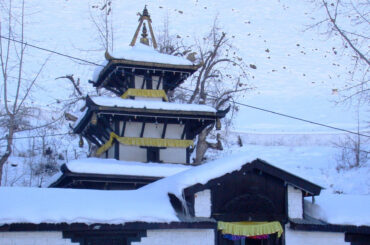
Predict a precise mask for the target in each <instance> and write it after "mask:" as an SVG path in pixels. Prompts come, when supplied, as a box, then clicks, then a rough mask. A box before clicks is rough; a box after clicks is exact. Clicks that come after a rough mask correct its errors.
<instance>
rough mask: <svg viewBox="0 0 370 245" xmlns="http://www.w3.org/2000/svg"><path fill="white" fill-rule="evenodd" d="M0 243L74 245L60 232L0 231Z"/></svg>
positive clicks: (12, 244)
mask: <svg viewBox="0 0 370 245" xmlns="http://www.w3.org/2000/svg"><path fill="white" fill-rule="evenodd" d="M0 244H1V245H76V243H72V242H71V240H70V239H63V236H62V232H48V231H46V232H37V231H34V232H0Z"/></svg>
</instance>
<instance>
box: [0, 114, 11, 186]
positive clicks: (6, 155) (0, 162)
mask: <svg viewBox="0 0 370 245" xmlns="http://www.w3.org/2000/svg"><path fill="white" fill-rule="evenodd" d="M9 121H10V125H9V131H8V136H7V146H6V151H5V153H4V154H3V155H2V156H1V158H0V186H1V183H2V179H3V168H4V165H5V163H6V162H7V161H8V158H9V156H10V154H12V145H13V135H14V116H11V120H9Z"/></svg>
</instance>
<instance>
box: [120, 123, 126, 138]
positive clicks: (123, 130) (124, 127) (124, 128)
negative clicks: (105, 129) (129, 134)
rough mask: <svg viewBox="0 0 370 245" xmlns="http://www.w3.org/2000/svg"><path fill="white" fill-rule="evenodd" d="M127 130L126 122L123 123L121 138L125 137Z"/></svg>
mask: <svg viewBox="0 0 370 245" xmlns="http://www.w3.org/2000/svg"><path fill="white" fill-rule="evenodd" d="M125 130H126V121H123V123H122V131H121V134H120V136H121V137H123V136H125Z"/></svg>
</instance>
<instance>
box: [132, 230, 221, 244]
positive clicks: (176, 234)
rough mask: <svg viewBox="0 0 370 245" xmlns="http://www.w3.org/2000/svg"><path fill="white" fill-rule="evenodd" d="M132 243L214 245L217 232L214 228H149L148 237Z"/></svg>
mask: <svg viewBox="0 0 370 245" xmlns="http://www.w3.org/2000/svg"><path fill="white" fill-rule="evenodd" d="M131 244H132V245H174V244H182V245H214V244H215V234H214V230H212V229H168V230H148V231H147V237H143V238H141V241H140V242H133V243H131Z"/></svg>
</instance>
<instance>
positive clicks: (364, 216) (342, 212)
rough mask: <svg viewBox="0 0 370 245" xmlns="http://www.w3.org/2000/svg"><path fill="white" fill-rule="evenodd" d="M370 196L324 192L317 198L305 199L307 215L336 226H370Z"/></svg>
mask: <svg viewBox="0 0 370 245" xmlns="http://www.w3.org/2000/svg"><path fill="white" fill-rule="evenodd" d="M369 207H370V196H369V195H347V194H331V193H328V191H322V192H321V194H320V196H317V197H315V203H312V202H311V198H305V201H304V209H305V213H306V214H307V215H309V216H311V217H313V218H315V219H319V220H321V221H324V222H327V223H329V224H335V225H356V226H360V225H368V226H369V225H370V210H369Z"/></svg>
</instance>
